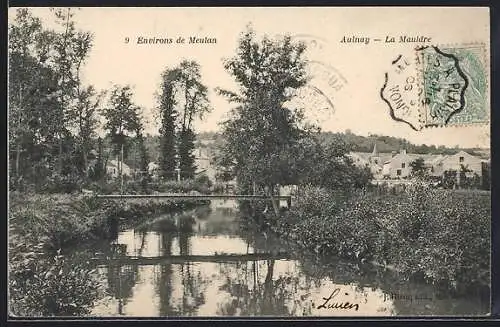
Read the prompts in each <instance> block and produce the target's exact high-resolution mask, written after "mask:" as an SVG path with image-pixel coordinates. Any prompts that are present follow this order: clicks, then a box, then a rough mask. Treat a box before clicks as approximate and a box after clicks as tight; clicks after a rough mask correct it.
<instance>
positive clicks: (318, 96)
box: [288, 85, 335, 123]
mask: <svg viewBox="0 0 500 327" xmlns="http://www.w3.org/2000/svg"><path fill="white" fill-rule="evenodd" d="M291 95H292V98H291V100H290V101H289V102H288V105H290V106H292V107H294V108H300V109H302V110H303V111H304V114H305V116H306V119H308V120H311V121H312V122H314V123H322V122H324V121H326V120H328V119H330V118H331V117H332V115H333V113H334V112H335V106H334V104H333V102H332V100H331V99H330V98H329V97H328V95H326V94H325V93H324V92H323V91H322V90H321V89H319V88H317V87H315V86H313V85H306V86H304V87H301V88H299V89H296V90H294V91H293V93H292V94H291Z"/></svg>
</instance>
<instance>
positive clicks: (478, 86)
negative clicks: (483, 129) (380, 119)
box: [381, 44, 490, 130]
mask: <svg viewBox="0 0 500 327" xmlns="http://www.w3.org/2000/svg"><path fill="white" fill-rule="evenodd" d="M381 97H382V99H383V100H384V101H385V102H386V103H387V104H388V105H389V108H390V111H391V116H392V118H393V119H395V120H398V121H403V122H406V123H407V124H409V125H410V126H411V127H412V128H413V129H415V130H421V129H422V128H425V127H432V126H453V125H469V124H484V123H488V122H489V119H490V118H489V117H490V115H489V102H488V101H489V100H488V72H487V68H486V59H485V48H484V45H482V44H474V45H462V46H441V47H439V46H423V47H417V48H415V49H414V50H413V54H411V53H407V54H405V55H403V54H401V55H399V56H398V57H397V58H396V59H395V60H394V61H393V62H392V65H391V70H390V71H389V72H388V73H386V75H385V84H384V86H383V87H382V89H381Z"/></svg>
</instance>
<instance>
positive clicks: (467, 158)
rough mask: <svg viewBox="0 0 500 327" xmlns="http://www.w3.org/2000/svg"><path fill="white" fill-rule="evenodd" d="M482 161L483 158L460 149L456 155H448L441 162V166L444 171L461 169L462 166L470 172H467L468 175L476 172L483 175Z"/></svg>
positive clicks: (470, 175)
mask: <svg viewBox="0 0 500 327" xmlns="http://www.w3.org/2000/svg"><path fill="white" fill-rule="evenodd" d="M482 162H483V160H481V158H478V157H475V156H473V155H471V154H468V153H467V152H465V151H460V152H458V153H456V154H454V155H450V156H446V157H445V158H443V160H442V161H441V162H440V165H439V166H440V168H441V169H442V170H443V171H448V170H454V171H460V170H461V168H462V166H463V167H464V168H466V169H468V170H470V172H468V173H466V176H467V177H472V176H473V175H474V174H477V175H478V176H481V175H482Z"/></svg>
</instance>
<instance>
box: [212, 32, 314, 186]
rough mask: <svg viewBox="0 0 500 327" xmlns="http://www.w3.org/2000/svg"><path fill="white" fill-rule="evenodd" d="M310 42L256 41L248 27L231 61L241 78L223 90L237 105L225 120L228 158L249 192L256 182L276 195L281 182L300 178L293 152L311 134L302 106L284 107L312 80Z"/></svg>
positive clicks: (228, 65)
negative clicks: (306, 54)
mask: <svg viewBox="0 0 500 327" xmlns="http://www.w3.org/2000/svg"><path fill="white" fill-rule="evenodd" d="M305 49H306V48H305V45H304V44H302V43H295V42H294V41H292V39H291V37H290V36H285V37H283V38H280V39H276V40H272V39H269V38H268V37H264V38H263V39H262V40H261V41H260V42H259V41H257V40H256V36H255V34H254V32H253V31H252V30H251V29H250V28H248V29H247V30H246V32H244V33H243V35H242V36H241V37H240V40H239V44H238V48H237V54H236V56H234V57H233V58H230V59H228V60H226V61H225V63H224V67H225V69H226V70H227V71H228V72H229V73H230V74H231V75H232V76H233V77H234V78H235V80H236V82H237V84H238V85H239V91H238V92H233V91H228V90H223V89H218V92H219V93H220V94H222V95H225V96H226V97H227V98H228V100H229V101H230V102H235V103H237V106H236V107H235V108H234V109H233V110H232V112H231V114H232V117H231V118H230V119H229V120H227V121H225V122H224V123H223V125H222V127H223V133H222V135H223V137H224V139H225V146H224V148H223V153H224V154H225V155H226V156H227V157H228V158H226V159H225V160H221V161H223V162H226V163H227V164H228V165H230V166H232V168H233V169H234V172H235V175H236V178H237V180H238V184H239V187H240V188H241V189H242V190H243V191H247V192H248V191H249V190H250V189H251V187H252V184H253V183H255V185H257V186H258V187H259V188H261V189H262V188H264V186H266V188H267V193H269V194H273V191H274V188H275V185H276V184H291V183H295V182H296V180H295V179H294V178H292V175H293V174H290V173H289V161H290V159H291V156H290V152H291V151H290V150H291V149H293V148H294V147H295V146H296V145H297V143H298V142H299V141H300V140H301V139H302V138H304V137H305V136H306V135H307V134H308V130H307V129H306V128H304V127H303V126H301V125H302V120H303V115H302V112H301V111H300V109H299V108H293V109H289V108H287V107H285V106H284V104H285V102H287V101H288V100H290V99H291V97H292V93H293V92H292V91H293V90H295V89H297V88H300V87H302V86H304V85H305V84H306V82H307V78H306V70H305V59H304V51H305Z"/></svg>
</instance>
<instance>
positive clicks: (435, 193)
mask: <svg viewBox="0 0 500 327" xmlns="http://www.w3.org/2000/svg"><path fill="white" fill-rule="evenodd" d="M490 219H491V207H490V196H489V194H487V193H484V192H483V193H479V192H473V191H471V192H455V191H451V190H436V189H429V188H425V187H423V186H418V187H413V188H410V189H408V190H407V191H405V192H404V193H402V194H397V195H394V194H390V195H389V194H387V195H375V194H372V193H368V192H367V193H364V194H358V195H354V196H352V197H349V198H345V197H339V196H336V195H335V194H333V193H331V192H328V191H326V190H323V189H319V188H308V189H306V190H305V191H304V192H303V193H302V194H301V197H299V199H298V200H297V203H296V205H295V206H294V207H292V208H291V210H290V211H288V212H285V213H282V214H281V215H280V216H279V218H276V217H274V216H273V215H272V214H268V215H267V222H268V224H269V225H270V226H271V229H272V230H273V231H274V232H276V233H277V234H278V235H280V236H281V237H283V238H285V239H288V240H292V241H294V242H296V243H297V244H299V245H300V246H302V247H304V248H307V249H308V250H310V251H312V252H313V253H316V255H318V256H332V255H333V256H338V257H342V258H348V259H351V260H354V261H358V262H373V263H376V264H378V265H383V266H384V267H387V268H389V269H392V270H394V271H396V272H397V273H398V274H399V275H400V276H401V278H403V279H408V278H412V279H417V280H424V281H426V282H428V283H432V284H435V285H438V286H440V287H443V288H446V289H449V290H451V291H453V292H455V293H457V294H465V293H466V292H467V291H468V290H470V289H472V288H482V289H484V288H489V285H490V273H489V272H490V266H489V264H490Z"/></svg>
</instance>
